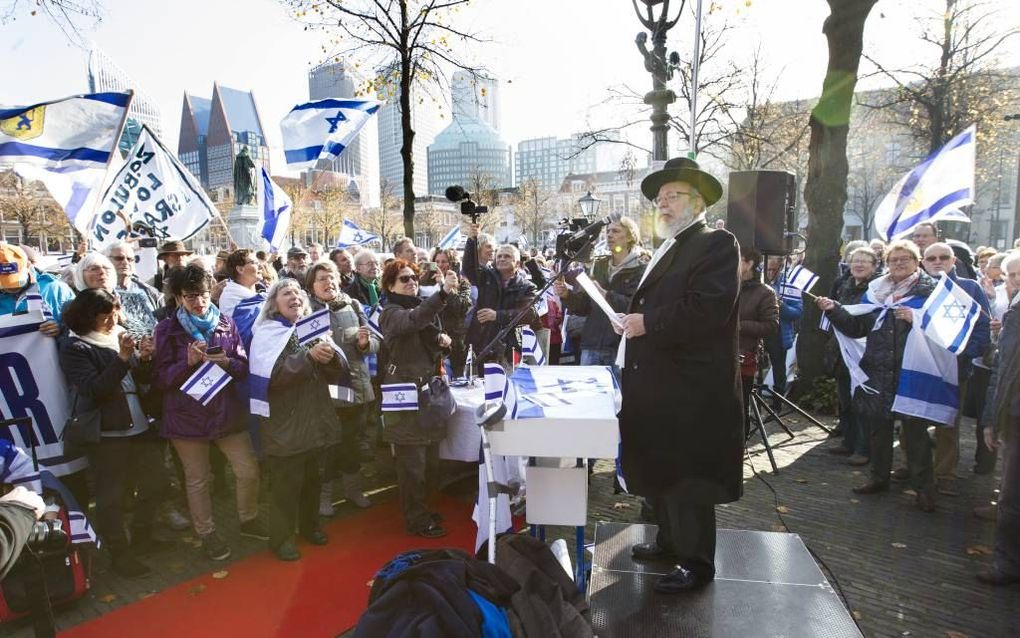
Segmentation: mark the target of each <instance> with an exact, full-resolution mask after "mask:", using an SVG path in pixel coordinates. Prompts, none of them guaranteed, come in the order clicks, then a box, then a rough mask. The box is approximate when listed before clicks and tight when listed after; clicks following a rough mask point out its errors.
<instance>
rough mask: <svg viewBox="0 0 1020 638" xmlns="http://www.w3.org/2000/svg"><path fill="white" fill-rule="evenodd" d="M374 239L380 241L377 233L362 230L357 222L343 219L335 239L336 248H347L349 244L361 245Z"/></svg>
mask: <svg viewBox="0 0 1020 638" xmlns="http://www.w3.org/2000/svg"><path fill="white" fill-rule="evenodd" d="M374 241H382V240H380V239H379V235H374V234H372V233H370V232H368V231H367V230H362V229H361V228H359V227H358V225H357V224H355V223H354V222H352V221H351V220H349V219H345V220H344V225H343V227H342V228H341V229H340V238H339V239H337V242H336V247H337V248H348V247H350V246H363V245H365V244H369V243H371V242H374Z"/></svg>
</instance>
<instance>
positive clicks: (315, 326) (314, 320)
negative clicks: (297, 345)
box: [312, 319, 319, 329]
mask: <svg viewBox="0 0 1020 638" xmlns="http://www.w3.org/2000/svg"><path fill="white" fill-rule="evenodd" d="M312 328H314V329H318V328H319V320H318V319H312Z"/></svg>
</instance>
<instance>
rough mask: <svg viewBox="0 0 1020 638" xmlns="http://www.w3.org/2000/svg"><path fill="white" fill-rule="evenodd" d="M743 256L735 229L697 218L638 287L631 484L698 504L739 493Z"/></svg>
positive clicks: (626, 442) (629, 405) (626, 466)
mask: <svg viewBox="0 0 1020 638" xmlns="http://www.w3.org/2000/svg"><path fill="white" fill-rule="evenodd" d="M739 261H740V256H739V252H738V250H737V242H736V240H735V239H734V237H733V235H731V234H730V233H729V232H726V231H725V230H709V229H708V227H707V226H706V224H705V222H704V221H701V222H697V223H695V224H693V225H692V226H690V227H689V228H687V229H685V230H684V231H682V232H681V233H680V234H679V235H678V236H677V241H676V243H675V244H674V245H673V246H672V247H671V248H670V249H669V250H668V251H667V252H666V253H665V254H664V255H663V256H662V258H661V259H660V260H659V261H658V263H656V264H655V265H654V267H653V268H652V269H651V271H650V272H649V273H648V275H647V277H646V278H645V280H644V281H643V282H642V283H641V284H640V285H639V286H638V289H637V292H636V293H635V294H634V298H633V299H632V300H631V304H630V310H629V311H630V312H631V313H642V314H643V315H644V321H645V330H646V334H645V335H644V336H641V337H637V338H633V339H628V340H627V344H626V357H625V360H624V366H623V368H622V370H621V372H622V389H623V406H622V408H621V410H620V414H619V417H620V436H621V441H622V447H621V459H622V465H623V468H622V469H623V475H624V478H625V480H626V482H627V489H628V490H630V491H631V492H634V493H637V494H641V495H644V496H652V497H654V496H659V495H663V494H665V493H666V492H667V491H668V492H669V494H670V495H675V496H677V497H679V498H680V499H681V500H682V501H685V502H690V503H701V504H710V503H728V502H731V501H735V500H737V499H739V498H740V494H741V490H742V477H743V469H742V468H743V465H742V464H743V450H744V440H743V439H744V419H743V407H742V400H741V394H740V378H739V376H738V375H739V369H738V365H737V328H738V323H737V322H738V309H737V295H738V293H739V290H740V281H739V279H740V278H739Z"/></svg>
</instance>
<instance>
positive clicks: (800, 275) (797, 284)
mask: <svg viewBox="0 0 1020 638" xmlns="http://www.w3.org/2000/svg"><path fill="white" fill-rule="evenodd" d="M817 282H818V275H816V274H815V273H813V272H811V271H810V270H808V269H807V268H805V267H804V266H800V265H798V266H794V267H793V269H792V270H790V272H789V274H788V275H787V277H786V285H787V286H790V287H792V288H795V289H797V290H798V291H800V292H811V287H812V286H814V285H815V284H816V283H817Z"/></svg>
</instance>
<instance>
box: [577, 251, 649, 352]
mask: <svg viewBox="0 0 1020 638" xmlns="http://www.w3.org/2000/svg"><path fill="white" fill-rule="evenodd" d="M612 261H613V258H612V257H609V256H606V257H599V258H597V259H595V261H594V262H592V265H591V273H590V276H591V279H592V281H594V282H596V283H597V284H598V285H600V286H602V289H603V290H605V291H606V301H608V302H609V305H610V306H612V308H613V310H615V311H617V312H624V313H625V312H627V307H628V306H630V299H631V297H633V296H634V293H635V292H637V287H638V283H640V282H641V275H642V274H643V273H644V272H645V264H644V263H642V262H641V261H640V260H639V259H638V254H637V252H633V253H631V254H630V255H629V256H628V259H627V260H626V261H625V262H624V263H623V264H622V265H621V268H620V269H619V270H617V271H616V272H615V273H613V276H612V277H610V275H609V269H610V268H609V267H610V265H611V264H612ZM563 305H565V306H566V307H567V310H568V311H570V312H571V313H573V314H575V315H581V316H584V317H587V319H586V320H585V322H584V331H583V332H582V333H581V349H582V350H605V349H610V348H616V347H617V346H618V345H620V335H618V334H616V331H615V330H613V324H611V323H609V317H607V316H606V313H604V312H602V310H600V309H599V308H598V307H596V306H593V304H592V301H591V298H590V297H588V295H587V293H585V292H584V291H583V290H579V291H576V292H571V293H570V294H568V295H567V296H566V297H564V298H563ZM592 308H595V312H592Z"/></svg>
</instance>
